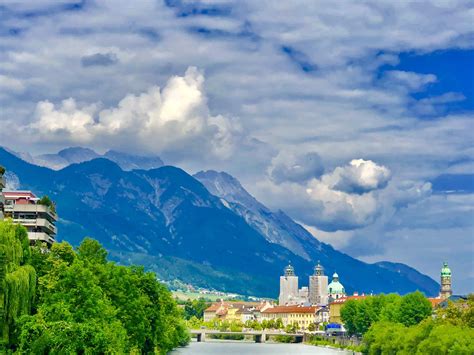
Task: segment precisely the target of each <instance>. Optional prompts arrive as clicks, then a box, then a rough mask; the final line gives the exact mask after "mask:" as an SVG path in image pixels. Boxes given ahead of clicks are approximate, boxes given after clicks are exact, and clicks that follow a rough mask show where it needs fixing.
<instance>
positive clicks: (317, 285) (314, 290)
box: [309, 262, 328, 305]
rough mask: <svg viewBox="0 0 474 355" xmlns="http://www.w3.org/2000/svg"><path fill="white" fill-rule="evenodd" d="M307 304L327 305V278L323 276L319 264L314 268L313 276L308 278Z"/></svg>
mask: <svg viewBox="0 0 474 355" xmlns="http://www.w3.org/2000/svg"><path fill="white" fill-rule="evenodd" d="M309 303H311V304H314V305H327V304H328V277H327V276H326V275H324V268H323V267H322V266H321V264H320V263H319V262H318V264H317V265H316V266H315V267H314V274H313V275H311V276H310V277H309Z"/></svg>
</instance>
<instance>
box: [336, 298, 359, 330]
mask: <svg viewBox="0 0 474 355" xmlns="http://www.w3.org/2000/svg"><path fill="white" fill-rule="evenodd" d="M359 302H361V301H356V300H348V301H347V302H345V303H344V305H343V306H342V308H341V319H342V322H343V323H344V327H345V328H346V329H347V331H348V332H349V334H356V333H357V314H358V312H359V311H358V305H359V304H360V303H359Z"/></svg>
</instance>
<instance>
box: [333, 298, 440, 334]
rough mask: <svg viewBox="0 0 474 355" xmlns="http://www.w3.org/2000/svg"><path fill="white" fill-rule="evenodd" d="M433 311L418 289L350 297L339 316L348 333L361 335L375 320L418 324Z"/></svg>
mask: <svg viewBox="0 0 474 355" xmlns="http://www.w3.org/2000/svg"><path fill="white" fill-rule="evenodd" d="M431 313H432V308H431V303H430V302H429V301H428V300H427V299H426V297H425V296H424V295H423V294H422V293H421V292H414V293H410V294H407V295H405V296H403V297H402V296H399V295H396V294H390V295H378V296H371V297H367V298H365V299H360V300H355V299H354V300H349V301H347V302H346V303H345V304H344V306H343V307H342V309H341V318H342V321H343V323H344V326H345V327H346V329H347V331H348V332H349V334H364V333H365V332H367V331H368V330H369V328H370V327H371V325H372V324H374V323H375V322H377V321H390V322H396V323H402V324H403V325H405V326H410V325H414V324H418V323H419V322H420V321H422V320H423V319H425V318H427V317H429V316H430V315H431Z"/></svg>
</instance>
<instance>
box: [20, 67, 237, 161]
mask: <svg viewBox="0 0 474 355" xmlns="http://www.w3.org/2000/svg"><path fill="white" fill-rule="evenodd" d="M203 84H204V76H203V75H202V73H201V72H199V71H198V70H197V69H196V68H194V67H190V68H188V70H187V71H186V73H185V75H184V76H182V77H181V76H173V77H172V78H170V79H169V80H168V82H167V84H166V85H165V86H164V88H163V89H160V88H159V87H157V86H153V87H151V88H149V89H148V91H146V92H145V93H142V94H140V95H133V94H129V95H127V96H126V97H125V98H123V99H122V100H121V101H120V102H119V103H118V105H117V107H113V108H108V109H102V110H100V109H99V107H100V105H99V104H93V105H89V106H82V107H79V105H78V104H77V102H76V101H75V100H74V99H72V98H69V99H66V100H63V101H62V102H61V104H60V105H58V106H55V105H54V104H53V103H51V102H49V101H41V102H39V103H38V105H37V107H36V113H35V118H36V119H35V121H34V122H32V123H31V124H30V125H29V126H28V127H27V128H26V131H27V132H29V133H30V134H31V135H30V138H36V139H37V140H39V141H56V142H60V143H63V144H71V143H73V144H85V145H92V146H94V145H97V144H106V145H107V146H109V147H116V148H122V149H123V148H124V147H127V148H129V149H136V150H141V151H147V152H153V153H160V152H168V153H170V154H173V153H179V152H181V151H185V150H187V149H195V150H197V151H198V152H200V153H201V154H211V155H213V156H215V157H218V158H227V157H229V155H230V154H232V152H233V151H234V149H235V144H236V142H237V141H239V140H240V139H241V134H242V129H241V127H240V125H239V124H238V122H235V121H234V120H231V119H228V118H226V117H224V116H222V115H217V116H213V115H211V114H210V112H209V108H208V106H207V99H206V96H205V93H204V88H203Z"/></svg>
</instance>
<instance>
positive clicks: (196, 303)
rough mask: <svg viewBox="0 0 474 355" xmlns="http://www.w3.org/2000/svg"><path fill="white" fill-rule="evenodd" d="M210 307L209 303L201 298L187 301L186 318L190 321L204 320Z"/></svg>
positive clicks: (185, 304) (185, 305) (185, 307)
mask: <svg viewBox="0 0 474 355" xmlns="http://www.w3.org/2000/svg"><path fill="white" fill-rule="evenodd" d="M207 307H209V303H208V302H206V301H205V300H204V298H202V297H201V298H199V299H197V300H192V301H191V300H189V299H188V300H187V301H186V302H185V303H184V318H185V319H190V318H191V317H197V318H202V317H203V316H204V311H205V310H206V308H207Z"/></svg>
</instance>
